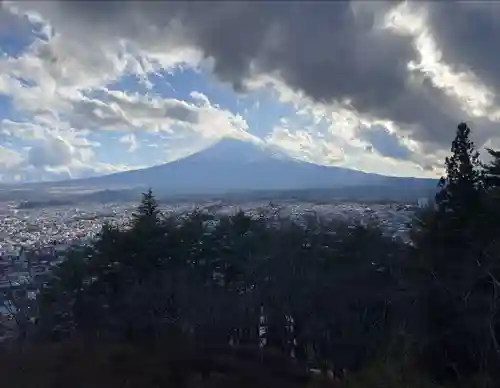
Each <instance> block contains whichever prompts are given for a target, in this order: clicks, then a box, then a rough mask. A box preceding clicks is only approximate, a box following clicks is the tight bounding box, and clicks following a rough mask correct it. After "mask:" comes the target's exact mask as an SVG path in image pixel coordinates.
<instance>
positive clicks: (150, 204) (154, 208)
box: [132, 188, 160, 225]
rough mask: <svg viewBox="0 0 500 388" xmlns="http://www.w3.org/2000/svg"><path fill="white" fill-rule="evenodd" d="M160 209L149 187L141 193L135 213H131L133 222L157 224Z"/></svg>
mask: <svg viewBox="0 0 500 388" xmlns="http://www.w3.org/2000/svg"><path fill="white" fill-rule="evenodd" d="M159 216H160V210H159V209H158V203H157V201H156V198H155V197H154V195H153V191H152V190H151V188H149V189H148V191H147V192H146V193H142V200H141V203H140V204H139V207H138V208H137V213H134V214H133V216H132V217H133V223H134V224H135V225H137V224H143V223H148V224H158V222H159V219H160V218H159Z"/></svg>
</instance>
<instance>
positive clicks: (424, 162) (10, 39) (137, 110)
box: [0, 0, 500, 181]
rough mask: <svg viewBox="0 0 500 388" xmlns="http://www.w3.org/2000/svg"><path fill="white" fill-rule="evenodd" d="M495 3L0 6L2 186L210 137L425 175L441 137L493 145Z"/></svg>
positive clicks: (137, 162)
mask: <svg viewBox="0 0 500 388" xmlns="http://www.w3.org/2000/svg"><path fill="white" fill-rule="evenodd" d="M499 15H500V5H497V4H496V3H494V2H488V3H480V2H476V3H462V2H389V1H387V2H384V1H382V2H354V1H353V2H321V3H315V2H290V3H278V2H274V3H273V2H229V1H225V2H195V3H193V2H134V1H107V2H74V1H62V0H61V1H51V2H29V1H22V2H21V1H20V2H3V3H1V7H0V26H1V27H0V52H1V53H2V55H1V57H0V120H1V121H0V122H1V124H0V145H1V146H2V148H1V149H0V169H1V171H0V172H1V175H2V179H3V180H4V181H8V180H19V179H21V180H22V179H52V178H57V177H61V176H71V177H80V176H88V175H95V174H103V173H106V172H109V171H115V170H122V169H131V168H134V167H138V166H149V165H154V164H159V163H163V162H165V161H169V160H172V159H176V158H179V157H182V156H183V155H188V154H190V153H192V152H195V151H197V150H200V149H202V148H204V147H207V146H209V145H210V144H213V142H214V141H216V140H217V139H218V138H220V137H222V136H231V137H238V138H249V139H253V138H259V139H262V140H264V141H267V142H268V143H270V144H273V145H274V146H279V147H282V148H283V149H284V150H286V152H288V153H289V154H290V155H292V156H293V157H296V158H298V159H302V160H308V161H312V162H314V163H318V164H328V165H338V166H348V167H352V168H357V169H362V170H366V171H372V172H379V173H388V172H389V173H395V172H396V173H398V174H401V175H414V176H417V175H419V176H435V175H436V174H439V172H440V167H441V163H442V159H443V156H444V154H445V153H446V152H447V151H448V148H449V145H448V144H449V142H450V139H451V138H452V136H453V132H454V130H455V126H456V124H457V123H458V122H459V121H461V120H466V121H468V122H469V123H470V126H471V127H472V128H473V129H474V139H475V140H476V142H477V143H478V145H479V146H482V145H484V144H488V145H490V146H491V145H494V144H498V142H499V139H500V131H498V129H497V126H498V121H499V119H500V109H499V103H498V97H497V91H498V90H499V87H500V78H499V76H498V74H499V72H498V71H497V70H498V63H499V61H498V60H497V58H496V57H497V54H496V41H495V36H497V35H498V34H496V32H500V17H499Z"/></svg>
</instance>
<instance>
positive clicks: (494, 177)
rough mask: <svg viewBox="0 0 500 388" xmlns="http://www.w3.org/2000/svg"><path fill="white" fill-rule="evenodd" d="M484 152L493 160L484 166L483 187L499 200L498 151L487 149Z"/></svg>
mask: <svg viewBox="0 0 500 388" xmlns="http://www.w3.org/2000/svg"><path fill="white" fill-rule="evenodd" d="M486 151H488V153H489V154H490V156H491V157H492V158H493V159H492V161H491V162H490V163H489V164H486V165H484V181H485V186H486V187H487V188H488V189H489V191H490V192H491V194H493V195H494V197H496V198H500V150H492V149H490V148H487V149H486Z"/></svg>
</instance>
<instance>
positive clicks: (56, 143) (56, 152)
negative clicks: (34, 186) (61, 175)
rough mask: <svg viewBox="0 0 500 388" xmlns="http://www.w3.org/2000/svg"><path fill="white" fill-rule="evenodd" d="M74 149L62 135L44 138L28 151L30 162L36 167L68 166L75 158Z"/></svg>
mask: <svg viewBox="0 0 500 388" xmlns="http://www.w3.org/2000/svg"><path fill="white" fill-rule="evenodd" d="M73 154H74V149H73V147H72V146H71V144H69V143H68V142H67V141H65V140H64V139H62V138H61V137H54V138H48V139H44V140H43V141H42V142H41V143H40V144H38V145H36V146H34V147H32V148H31V149H30V150H29V153H28V162H29V164H30V165H32V166H34V167H60V166H67V165H68V164H70V163H71V161H72V160H73Z"/></svg>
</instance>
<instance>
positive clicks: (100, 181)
mask: <svg viewBox="0 0 500 388" xmlns="http://www.w3.org/2000/svg"><path fill="white" fill-rule="evenodd" d="M436 183H437V181H436V180H433V179H419V178H403V177H388V176H383V175H378V174H371V173H365V172H362V171H356V170H351V169H348V168H342V167H331V166H320V165H316V164H312V163H308V162H305V161H300V160H297V159H293V158H291V157H289V156H287V155H285V154H284V153H283V152H282V151H280V150H279V149H277V148H273V147H270V146H268V145H265V144H264V143H256V142H251V141H242V140H236V139H223V140H221V141H219V142H218V143H216V144H215V145H213V146H212V147H210V148H208V149H205V150H203V151H201V152H199V153H196V154H193V155H191V156H188V157H185V158H183V159H179V160H176V161H174V162H170V163H166V164H162V165H158V166H153V167H149V168H145V169H140V170H133V171H126V172H120V173H115V174H111V175H106V176H100V177H93V178H86V179H77V180H71V181H64V182H52V183H39V184H30V185H25V187H28V186H30V187H31V188H34V187H40V188H42V187H43V188H45V189H47V188H55V189H57V188H60V189H63V188H64V189H68V190H69V189H71V188H78V189H81V190H88V189H92V190H106V191H107V193H108V194H107V195H108V196H109V193H110V192H114V191H115V190H130V189H131V188H137V189H139V188H140V189H145V188H147V187H151V188H152V189H153V190H154V191H155V192H156V193H159V194H161V195H175V196H179V195H184V194H185V195H201V194H206V195H217V194H228V193H243V192H248V191H254V192H257V191H266V192H273V191H299V192H303V191H304V190H306V191H307V190H323V191H324V190H325V189H326V190H335V191H337V192H338V193H342V196H347V197H349V196H353V195H354V196H356V197H357V196H359V195H365V196H366V195H368V196H370V191H373V194H374V195H376V197H377V198H378V197H380V198H381V199H384V197H387V198H399V197H401V196H402V197H404V198H407V197H411V198H418V197H422V196H427V195H430V194H432V193H433V192H434V191H435V188H436ZM93 195H95V194H93Z"/></svg>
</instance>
